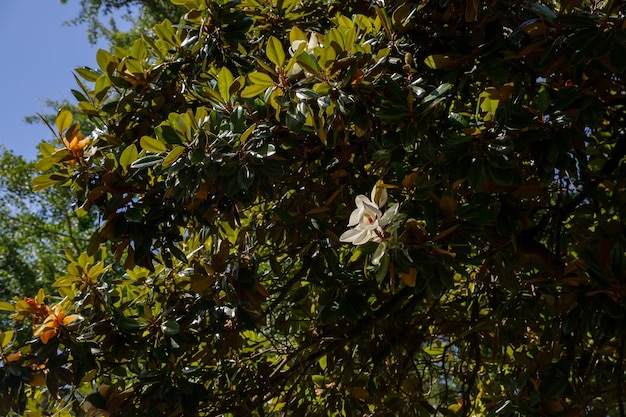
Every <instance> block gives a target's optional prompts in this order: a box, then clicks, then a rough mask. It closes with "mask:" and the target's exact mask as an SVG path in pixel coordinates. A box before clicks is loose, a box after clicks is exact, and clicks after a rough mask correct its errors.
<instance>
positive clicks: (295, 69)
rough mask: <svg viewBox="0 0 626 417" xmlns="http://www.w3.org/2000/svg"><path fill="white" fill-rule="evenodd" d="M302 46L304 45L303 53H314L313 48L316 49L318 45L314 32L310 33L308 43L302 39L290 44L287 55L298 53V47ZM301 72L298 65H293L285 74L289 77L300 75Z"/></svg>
mask: <svg viewBox="0 0 626 417" xmlns="http://www.w3.org/2000/svg"><path fill="white" fill-rule="evenodd" d="M302 44H306V46H305V47H304V50H303V52H306V53H309V54H312V53H313V51H315V48H317V47H318V46H319V44H320V43H319V42H318V40H317V33H315V32H313V33H311V36H310V37H309V41H308V42H307V41H306V40H304V39H296V40H295V41H293V42H292V43H291V46H290V47H289V53H290V54H291V56H294V55H295V54H296V53H297V52H298V49H300V45H302ZM301 72H302V67H301V66H300V65H298V63H295V64H293V66H292V67H291V69H290V70H289V72H288V73H287V76H288V77H290V76H292V75H297V74H300V73H301Z"/></svg>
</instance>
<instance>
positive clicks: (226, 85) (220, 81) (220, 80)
mask: <svg viewBox="0 0 626 417" xmlns="http://www.w3.org/2000/svg"><path fill="white" fill-rule="evenodd" d="M233 80H234V78H233V74H232V73H231V72H230V70H229V69H228V68H226V67H222V68H221V69H220V72H219V73H218V74H217V88H218V90H219V92H220V96H221V97H222V99H223V100H224V101H228V100H229V99H230V86H231V85H232V83H233Z"/></svg>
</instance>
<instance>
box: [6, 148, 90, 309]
mask: <svg viewBox="0 0 626 417" xmlns="http://www.w3.org/2000/svg"><path fill="white" fill-rule="evenodd" d="M35 165H36V164H35V162H28V161H26V160H24V158H22V157H21V156H16V155H14V154H13V153H12V152H11V151H9V150H6V149H4V148H2V149H0V296H1V297H2V298H3V299H5V300H8V299H11V298H13V296H17V295H23V294H34V293H36V292H37V291H38V290H39V288H45V289H47V290H49V289H50V288H51V284H52V283H53V282H54V280H55V275H57V274H58V273H59V272H61V271H63V270H65V268H66V265H67V258H66V255H65V253H64V251H65V250H68V251H70V252H71V253H80V252H82V251H83V250H84V249H85V248H86V244H87V239H88V237H89V235H88V234H87V231H89V230H91V229H92V228H93V227H94V217H93V216H85V217H83V218H81V219H79V218H78V217H77V216H76V213H75V207H72V202H73V198H72V196H71V194H70V193H69V192H67V190H64V189H62V188H52V189H47V190H45V191H44V192H42V193H33V192H32V188H31V185H30V181H31V180H32V178H33V177H34V176H35V175H36V173H37V170H36V169H35Z"/></svg>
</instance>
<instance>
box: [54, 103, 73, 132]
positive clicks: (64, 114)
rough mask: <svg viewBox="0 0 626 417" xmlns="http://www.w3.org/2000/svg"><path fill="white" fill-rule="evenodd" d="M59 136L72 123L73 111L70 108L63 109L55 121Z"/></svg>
mask: <svg viewBox="0 0 626 417" xmlns="http://www.w3.org/2000/svg"><path fill="white" fill-rule="evenodd" d="M55 124H56V127H57V132H58V133H59V136H60V135H62V133H63V132H64V131H65V130H67V129H68V128H69V127H70V126H71V125H72V113H71V112H70V111H69V110H65V109H63V110H61V111H60V112H59V115H58V116H57V118H56V121H55Z"/></svg>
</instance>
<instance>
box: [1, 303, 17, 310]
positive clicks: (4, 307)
mask: <svg viewBox="0 0 626 417" xmlns="http://www.w3.org/2000/svg"><path fill="white" fill-rule="evenodd" d="M0 311H15V306H14V305H13V304H11V303H9V302H7V301H0Z"/></svg>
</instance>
